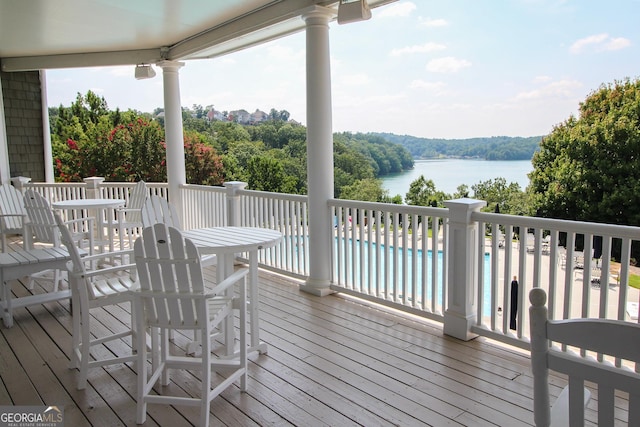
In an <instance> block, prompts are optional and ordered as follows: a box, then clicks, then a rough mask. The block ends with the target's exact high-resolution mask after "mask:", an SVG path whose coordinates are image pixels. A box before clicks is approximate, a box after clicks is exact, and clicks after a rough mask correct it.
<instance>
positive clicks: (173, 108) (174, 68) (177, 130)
mask: <svg viewBox="0 0 640 427" xmlns="http://www.w3.org/2000/svg"><path fill="white" fill-rule="evenodd" d="M156 65H158V66H159V67H161V68H162V79H163V86H164V135H165V143H166V145H167V182H168V184H169V201H170V202H171V203H173V204H174V205H175V206H176V208H177V210H178V215H179V216H180V221H182V219H183V218H182V194H181V193H180V185H182V184H186V183H187V175H186V172H185V167H184V136H183V133H182V105H181V103H180V73H179V72H178V70H179V69H180V68H181V67H182V66H184V63H183V62H175V61H160V62H158V63H157V64H156Z"/></svg>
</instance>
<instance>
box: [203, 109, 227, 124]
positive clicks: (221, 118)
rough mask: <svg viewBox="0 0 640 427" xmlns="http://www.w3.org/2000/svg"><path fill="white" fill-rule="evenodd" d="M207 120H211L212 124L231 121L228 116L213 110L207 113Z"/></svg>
mask: <svg viewBox="0 0 640 427" xmlns="http://www.w3.org/2000/svg"><path fill="white" fill-rule="evenodd" d="M207 120H209V121H210V122H212V121H214V120H218V121H221V122H226V121H227V120H229V119H228V118H227V116H225V115H224V114H222V112H221V111H217V110H215V109H213V108H211V109H210V110H209V111H208V112H207Z"/></svg>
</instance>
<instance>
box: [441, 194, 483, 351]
mask: <svg viewBox="0 0 640 427" xmlns="http://www.w3.org/2000/svg"><path fill="white" fill-rule="evenodd" d="M486 204H487V202H485V201H484V200H475V199H466V198H464V199H456V200H447V201H445V202H444V205H445V206H446V207H447V208H449V214H450V216H449V248H448V251H449V252H448V274H449V275H448V284H447V309H446V311H445V312H444V328H443V330H444V333H445V334H447V335H451V336H453V337H455V338H458V339H461V340H465V341H468V340H470V339H473V338H475V337H476V335H474V334H472V333H471V332H470V330H471V325H472V324H473V323H474V322H475V319H476V305H477V302H476V294H477V292H476V285H477V283H478V277H477V276H478V274H477V273H478V268H477V264H478V256H477V252H478V242H477V237H478V233H477V227H478V224H477V223H474V222H471V219H470V217H471V212H473V211H479V210H480V208H481V207H483V206H485V205H486Z"/></svg>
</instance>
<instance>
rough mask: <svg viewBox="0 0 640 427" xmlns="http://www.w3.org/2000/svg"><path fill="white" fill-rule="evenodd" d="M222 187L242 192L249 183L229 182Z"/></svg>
mask: <svg viewBox="0 0 640 427" xmlns="http://www.w3.org/2000/svg"><path fill="white" fill-rule="evenodd" d="M222 185H224V186H225V187H227V188H231V189H236V190H242V189H244V188H245V187H246V186H247V183H246V182H242V181H227V182H225V183H223V184H222Z"/></svg>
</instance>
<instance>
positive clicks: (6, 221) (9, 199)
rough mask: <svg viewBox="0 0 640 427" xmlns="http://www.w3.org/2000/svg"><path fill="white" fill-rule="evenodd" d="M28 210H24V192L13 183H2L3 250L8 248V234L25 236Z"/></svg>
mask: <svg viewBox="0 0 640 427" xmlns="http://www.w3.org/2000/svg"><path fill="white" fill-rule="evenodd" d="M26 218H27V212H26V211H25V210H24V198H23V197H22V193H21V192H20V191H18V189H17V188H15V187H14V186H13V185H11V184H2V185H0V234H2V252H5V251H6V250H7V236H8V235H13V234H20V235H22V236H24V224H25V221H26Z"/></svg>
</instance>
